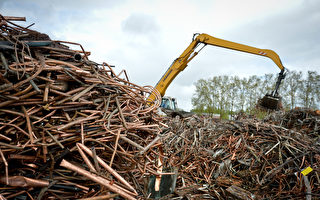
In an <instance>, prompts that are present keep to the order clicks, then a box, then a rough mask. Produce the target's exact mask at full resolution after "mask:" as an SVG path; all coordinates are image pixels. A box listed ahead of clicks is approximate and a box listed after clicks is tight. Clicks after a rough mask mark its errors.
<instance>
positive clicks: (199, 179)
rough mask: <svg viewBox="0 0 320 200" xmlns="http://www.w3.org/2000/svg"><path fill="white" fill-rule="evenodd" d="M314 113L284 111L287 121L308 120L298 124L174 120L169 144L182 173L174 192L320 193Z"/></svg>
mask: <svg viewBox="0 0 320 200" xmlns="http://www.w3.org/2000/svg"><path fill="white" fill-rule="evenodd" d="M317 112H318V111H316V112H312V113H317ZM297 113H300V115H297ZM303 113H304V114H303ZM308 113H309V117H308V118H307V119H308V120H305V118H299V116H302V117H305V116H306V115H308ZM310 113H311V112H306V111H305V110H300V111H298V110H295V111H294V110H293V111H289V112H287V113H283V114H279V115H280V116H278V119H281V120H284V121H285V122H288V119H292V120H291V121H293V119H295V121H300V122H302V121H303V120H304V122H305V123H304V125H302V126H300V125H299V126H298V125H292V126H294V127H291V128H295V129H288V128H285V127H282V126H279V125H277V124H280V123H281V120H280V121H272V123H265V122H263V121H261V120H257V119H253V118H251V119H250V118H247V119H245V118H244V119H241V120H234V121H231V120H230V121H217V120H216V119H215V120H214V119H210V118H209V117H197V116H194V117H191V118H187V119H178V118H176V119H174V120H172V121H171V122H170V123H168V125H169V126H170V127H172V133H173V134H172V135H171V136H170V137H169V138H168V139H167V140H166V143H165V149H166V150H167V151H168V152H167V153H168V154H170V155H171V156H170V157H171V159H169V160H168V162H170V165H172V166H174V167H176V168H177V169H178V172H179V175H180V176H179V177H178V180H177V189H176V193H175V194H172V196H171V198H172V199H181V197H185V198H188V199H235V198H237V199H311V198H312V199H319V198H320V179H319V174H320V132H319V127H320V115H311V114H310ZM273 123H275V124H273ZM282 123H284V122H282ZM298 127H300V128H301V129H299V128H298ZM306 127H308V129H306ZM300 130H302V132H299V131H300ZM306 130H308V131H306Z"/></svg>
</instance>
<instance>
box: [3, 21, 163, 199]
mask: <svg viewBox="0 0 320 200" xmlns="http://www.w3.org/2000/svg"><path fill="white" fill-rule="evenodd" d="M12 20H23V18H22V19H21V18H16V17H3V16H0V31H1V34H0V56H1V62H0V63H1V65H0V169H1V173H0V199H14V198H16V199H28V198H30V199H75V198H89V197H97V198H98V197H101V198H108V197H109V198H112V197H115V196H121V197H122V198H125V199H136V198H137V196H139V195H140V196H143V195H144V196H146V195H147V194H144V191H145V190H144V188H143V185H144V183H145V181H146V180H145V176H147V175H150V174H156V175H157V174H158V172H157V166H156V164H155V163H156V162H155V160H156V159H157V158H158V153H157V145H159V144H158V141H159V140H160V138H161V133H163V132H164V131H165V130H166V129H167V127H166V125H164V124H162V123H161V122H160V121H158V120H157V115H156V114H155V113H156V112H154V110H155V108H157V107H158V106H159V99H160V97H159V96H158V97H157V99H158V101H156V102H155V104H153V105H147V103H146V100H145V99H146V96H147V95H148V94H149V93H150V92H151V90H152V88H151V87H141V86H138V85H135V84H133V83H131V82H130V81H129V80H128V78H127V75H126V72H125V71H121V72H120V73H119V74H118V75H116V73H115V72H114V71H113V69H112V68H111V66H109V65H108V64H106V63H104V64H102V65H98V64H97V63H94V62H92V61H90V60H88V55H89V52H86V51H84V50H83V48H82V46H81V45H78V46H80V50H71V49H70V48H69V47H68V46H66V44H68V45H77V44H75V43H69V42H61V41H52V40H50V38H49V37H48V36H47V35H45V34H42V33H39V32H36V31H33V30H30V29H28V28H24V27H21V26H19V25H17V24H15V23H12ZM120 76H123V77H124V78H120Z"/></svg>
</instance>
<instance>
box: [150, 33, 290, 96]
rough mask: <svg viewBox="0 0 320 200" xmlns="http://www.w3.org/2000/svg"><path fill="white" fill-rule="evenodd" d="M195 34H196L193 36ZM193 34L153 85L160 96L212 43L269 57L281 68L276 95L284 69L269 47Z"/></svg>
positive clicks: (153, 94) (152, 94)
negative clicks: (187, 43) (206, 46)
mask: <svg viewBox="0 0 320 200" xmlns="http://www.w3.org/2000/svg"><path fill="white" fill-rule="evenodd" d="M195 35H197V36H196V37H195ZM195 35H194V38H193V40H192V42H191V43H190V45H189V46H188V47H187V48H186V50H184V52H183V53H182V54H181V55H180V57H178V58H177V59H175V60H174V61H173V63H172V64H171V66H170V67H169V68H168V69H167V71H166V72H165V74H164V75H163V76H162V77H161V79H160V80H159V82H158V83H157V85H156V86H155V90H157V91H158V92H159V93H160V95H161V97H163V96H164V94H165V92H166V90H167V88H168V86H169V85H170V83H171V82H172V81H173V79H174V78H175V77H176V76H177V75H178V74H179V73H180V72H181V71H183V70H184V69H185V68H186V67H187V64H188V63H189V62H190V61H191V60H192V59H193V58H194V57H195V56H196V55H197V54H198V52H199V51H200V50H201V49H202V48H203V47H204V46H205V45H213V46H218V47H223V48H227V49H232V50H236V51H242V52H246V53H251V54H256V55H259V56H265V57H268V58H270V59H271V60H272V61H273V62H274V63H275V64H276V65H277V66H278V67H279V68H280V70H281V72H280V74H279V77H280V75H281V78H278V82H279V83H278V82H277V86H276V89H275V91H274V92H273V93H274V94H272V95H277V90H278V88H279V85H280V83H281V80H282V79H283V78H284V74H283V73H284V70H285V68H284V66H283V65H282V62H281V60H280V58H279V56H278V54H277V53H275V52H274V51H272V50H269V49H259V48H256V47H251V46H247V45H244V44H239V43H235V42H231V41H227V40H223V39H219V38H216V37H212V36H210V35H208V34H204V33H203V34H195ZM200 44H204V46H203V47H202V48H201V49H200V50H199V51H197V52H196V51H195V50H196V48H197V47H198V46H199V45H200ZM155 92H156V91H154V92H153V93H151V94H150V96H149V97H148V99H147V100H148V102H153V101H154V100H155V98H156V95H155Z"/></svg>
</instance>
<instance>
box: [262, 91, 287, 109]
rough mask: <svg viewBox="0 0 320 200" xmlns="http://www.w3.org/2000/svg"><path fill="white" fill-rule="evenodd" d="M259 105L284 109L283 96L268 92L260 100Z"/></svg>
mask: <svg viewBox="0 0 320 200" xmlns="http://www.w3.org/2000/svg"><path fill="white" fill-rule="evenodd" d="M258 106H259V107H261V108H263V109H268V110H280V109H282V103H281V97H276V96H272V95H269V94H266V95H265V96H264V97H263V98H262V99H260V100H259V102H258Z"/></svg>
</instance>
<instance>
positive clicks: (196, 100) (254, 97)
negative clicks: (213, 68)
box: [191, 71, 320, 114]
mask: <svg viewBox="0 0 320 200" xmlns="http://www.w3.org/2000/svg"><path fill="white" fill-rule="evenodd" d="M277 77H278V74H265V75H264V76H256V75H253V76H250V77H247V78H240V77H238V76H226V75H223V76H214V77H212V78H209V79H200V80H198V81H197V82H196V83H194V85H195V87H196V90H195V93H194V94H193V97H192V100H191V101H192V106H193V110H192V111H194V112H201V113H218V114H232V113H235V112H239V111H243V112H246V113H251V112H252V111H254V110H255V107H256V104H257V101H258V99H260V98H262V97H263V96H264V95H265V94H266V93H271V91H272V90H274V87H275V83H276V80H277ZM279 94H280V96H281V97H282V105H283V107H284V108H285V109H293V108H295V107H304V108H313V109H316V108H317V107H319V105H320V75H319V74H318V73H317V72H316V71H308V72H307V73H305V74H303V73H302V72H301V71H289V72H288V73H287V75H286V78H285V79H284V80H283V81H282V84H281V86H280V90H279Z"/></svg>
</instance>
